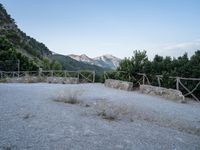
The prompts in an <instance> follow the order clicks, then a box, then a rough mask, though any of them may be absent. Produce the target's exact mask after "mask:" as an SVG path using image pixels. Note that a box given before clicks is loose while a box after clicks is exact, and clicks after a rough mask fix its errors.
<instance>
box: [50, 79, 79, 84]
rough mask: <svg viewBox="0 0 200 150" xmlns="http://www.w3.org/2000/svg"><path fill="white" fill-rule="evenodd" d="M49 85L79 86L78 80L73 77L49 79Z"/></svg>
mask: <svg viewBox="0 0 200 150" xmlns="http://www.w3.org/2000/svg"><path fill="white" fill-rule="evenodd" d="M47 82H48V83H60V84H78V83H79V79H78V78H72V77H66V78H65V77H47Z"/></svg>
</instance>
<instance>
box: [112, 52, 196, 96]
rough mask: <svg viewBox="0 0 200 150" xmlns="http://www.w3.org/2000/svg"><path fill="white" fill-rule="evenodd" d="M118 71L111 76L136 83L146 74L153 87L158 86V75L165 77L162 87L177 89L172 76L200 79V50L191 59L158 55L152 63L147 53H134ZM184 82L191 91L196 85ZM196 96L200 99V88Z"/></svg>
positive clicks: (123, 61)
mask: <svg viewBox="0 0 200 150" xmlns="http://www.w3.org/2000/svg"><path fill="white" fill-rule="evenodd" d="M117 71H119V73H118V74H114V75H112V74H111V75H112V77H114V78H117V79H120V80H125V81H132V82H136V81H137V80H138V79H139V78H140V77H139V76H138V74H137V73H145V74H146V75H147V76H148V78H149V79H150V80H151V83H152V84H153V85H158V82H157V79H156V75H163V78H162V86H163V87H167V88H175V81H174V79H171V78H170V76H175V77H176V76H179V77H186V78H187V77H193V78H199V77H200V50H197V51H196V52H195V54H194V55H193V56H191V58H188V55H187V53H185V54H184V55H183V56H180V57H178V58H171V57H169V56H167V57H162V56H159V55H156V56H155V57H154V59H153V60H152V61H150V60H148V57H147V55H146V51H134V55H133V56H132V57H131V58H125V59H124V60H122V62H121V63H120V66H119V67H118V68H117ZM182 82H183V83H184V85H186V86H187V87H189V89H192V88H194V86H195V85H196V82H192V83H191V82H190V84H189V81H182ZM183 92H186V91H183ZM195 94H197V95H198V96H199V97H200V87H199V88H198V90H197V91H196V93H195Z"/></svg>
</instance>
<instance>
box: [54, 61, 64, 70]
mask: <svg viewBox="0 0 200 150" xmlns="http://www.w3.org/2000/svg"><path fill="white" fill-rule="evenodd" d="M52 70H62V65H61V64H60V63H59V62H58V61H57V60H56V61H53V63H52Z"/></svg>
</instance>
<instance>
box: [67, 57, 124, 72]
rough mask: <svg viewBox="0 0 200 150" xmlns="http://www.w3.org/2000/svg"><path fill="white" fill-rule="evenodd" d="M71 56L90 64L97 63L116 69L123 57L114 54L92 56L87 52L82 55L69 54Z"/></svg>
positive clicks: (97, 64)
mask: <svg viewBox="0 0 200 150" xmlns="http://www.w3.org/2000/svg"><path fill="white" fill-rule="evenodd" d="M68 56H69V57H71V58H73V59H75V60H77V61H79V62H84V63H86V64H90V65H96V66H99V67H102V68H109V69H116V68H117V67H118V66H119V63H120V62H121V59H119V58H117V57H115V56H113V55H103V56H100V57H95V58H90V57H88V56H87V55H85V54H82V55H74V54H71V55H68Z"/></svg>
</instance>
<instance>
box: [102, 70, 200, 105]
mask: <svg viewBox="0 0 200 150" xmlns="http://www.w3.org/2000/svg"><path fill="white" fill-rule="evenodd" d="M120 72H123V73H125V72H124V71H120ZM120 72H118V71H113V72H110V73H120ZM108 73H109V72H104V79H105V80H106V79H107V78H109V74H108ZM137 75H140V76H141V78H139V79H138V80H137V79H136V78H135V77H133V78H134V79H135V80H136V83H139V84H141V82H142V84H149V85H151V83H150V81H149V78H148V77H147V75H146V74H145V73H137ZM155 77H156V78H157V82H158V86H159V87H161V81H162V80H163V75H155ZM169 78H170V79H175V81H176V89H177V90H180V87H182V88H183V89H184V90H186V91H187V93H186V94H184V96H188V95H191V96H192V97H193V98H194V99H195V100H196V101H198V102H200V99H199V98H197V97H196V96H195V95H194V94H193V93H194V92H195V91H196V90H197V88H198V87H199V86H200V78H184V77H172V76H170V77H169ZM181 80H187V81H199V82H198V83H197V84H196V85H195V87H194V88H193V89H192V90H189V89H188V88H187V87H186V86H185V85H184V84H183V83H182V82H181Z"/></svg>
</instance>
